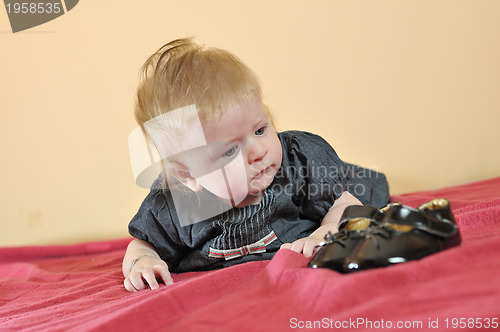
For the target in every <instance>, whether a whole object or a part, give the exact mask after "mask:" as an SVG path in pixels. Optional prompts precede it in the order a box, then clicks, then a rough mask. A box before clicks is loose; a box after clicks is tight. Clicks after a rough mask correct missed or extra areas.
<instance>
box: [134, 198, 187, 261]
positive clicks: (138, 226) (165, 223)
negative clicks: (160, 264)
mask: <svg viewBox="0 0 500 332" xmlns="http://www.w3.org/2000/svg"><path fill="white" fill-rule="evenodd" d="M167 202H168V191H166V190H161V189H152V190H151V191H150V193H149V194H148V196H147V197H146V198H145V199H144V201H143V202H142V204H141V206H140V208H139V211H138V212H137V214H136V215H135V216H134V217H133V218H132V220H131V221H130V223H129V225H128V229H129V233H130V235H132V236H133V237H135V238H137V239H140V240H144V241H146V242H148V243H149V244H151V245H152V246H154V247H155V249H156V250H157V252H158V254H159V255H160V257H161V258H162V259H163V260H164V261H166V262H167V263H169V265H173V266H176V265H177V264H178V263H179V261H180V259H181V257H182V256H183V253H184V252H185V245H184V244H183V241H182V234H180V227H179V226H178V223H176V222H175V218H176V215H175V214H174V213H172V212H173V211H171V208H170V207H169V204H168V203H167Z"/></svg>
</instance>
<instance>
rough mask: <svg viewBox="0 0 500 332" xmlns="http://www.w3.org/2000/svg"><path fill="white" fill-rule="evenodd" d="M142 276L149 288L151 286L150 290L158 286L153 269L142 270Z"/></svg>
mask: <svg viewBox="0 0 500 332" xmlns="http://www.w3.org/2000/svg"><path fill="white" fill-rule="evenodd" d="M142 277H143V278H144V280H146V282H147V283H148V285H149V288H151V289H152V290H155V289H158V288H160V285H158V281H156V276H155V273H154V272H153V270H147V271H144V272H143V273H142Z"/></svg>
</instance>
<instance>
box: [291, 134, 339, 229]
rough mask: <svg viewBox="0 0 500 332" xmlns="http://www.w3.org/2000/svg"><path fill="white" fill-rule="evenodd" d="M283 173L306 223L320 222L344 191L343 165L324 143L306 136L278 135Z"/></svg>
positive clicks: (319, 138)
mask: <svg viewBox="0 0 500 332" xmlns="http://www.w3.org/2000/svg"><path fill="white" fill-rule="evenodd" d="M282 135H284V137H283V138H282V142H286V143H285V144H283V148H284V153H283V157H284V163H283V167H285V168H286V169H284V170H283V171H285V172H287V173H288V175H289V177H290V180H291V182H292V183H293V184H294V190H295V193H294V194H295V195H296V196H295V197H294V201H295V204H297V205H298V206H299V209H300V213H301V214H302V215H303V216H304V217H307V218H308V219H310V220H315V221H318V222H321V220H322V219H323V217H324V216H325V215H326V213H327V212H328V210H329V209H330V208H331V206H332V205H333V203H334V202H335V200H336V199H337V198H339V197H340V196H341V195H342V193H343V192H344V191H346V190H347V187H348V181H349V180H348V175H347V170H346V167H345V164H344V163H343V162H342V160H341V159H340V158H339V156H338V155H337V153H336V152H335V150H334V149H333V148H332V146H331V145H330V144H328V142H326V141H325V140H324V139H323V138H321V137H320V136H318V135H314V134H311V133H308V132H301V131H290V132H285V133H282Z"/></svg>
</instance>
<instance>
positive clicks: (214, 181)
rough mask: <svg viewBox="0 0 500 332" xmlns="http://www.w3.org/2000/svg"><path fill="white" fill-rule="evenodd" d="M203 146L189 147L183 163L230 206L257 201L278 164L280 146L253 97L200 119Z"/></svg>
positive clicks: (257, 101) (267, 117)
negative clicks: (220, 113) (212, 117)
mask: <svg viewBox="0 0 500 332" xmlns="http://www.w3.org/2000/svg"><path fill="white" fill-rule="evenodd" d="M202 127H203V134H204V136H205V139H206V142H207V148H202V149H198V150H197V151H196V150H192V151H193V152H194V153H195V154H196V157H195V158H187V159H191V160H193V161H194V162H187V164H186V166H187V167H188V168H189V170H190V171H191V174H192V176H193V177H194V178H195V179H196V180H197V181H198V183H199V184H200V185H201V186H202V187H203V188H205V189H206V190H208V191H210V192H212V193H213V194H215V195H216V196H218V197H219V198H220V199H221V200H223V201H225V202H227V203H231V204H232V205H234V206H245V205H249V204H255V203H257V202H258V201H259V200H260V198H261V194H262V192H263V191H264V190H265V189H266V188H267V187H269V185H271V183H272V181H273V179H274V176H275V175H276V173H277V172H278V170H279V168H280V167H281V160H282V148H281V143H280V141H279V139H278V136H277V135H276V131H275V129H274V128H273V126H272V123H271V119H270V118H269V116H268V114H267V112H266V110H265V109H264V106H263V105H262V103H261V102H260V100H259V99H258V98H257V97H255V98H252V99H250V100H248V101H247V102H245V103H242V104H235V105H232V106H230V107H228V108H227V110H225V112H224V113H223V115H222V117H220V118H216V119H209V120H207V121H202Z"/></svg>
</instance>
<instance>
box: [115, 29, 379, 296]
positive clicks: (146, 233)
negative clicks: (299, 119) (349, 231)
mask: <svg viewBox="0 0 500 332" xmlns="http://www.w3.org/2000/svg"><path fill="white" fill-rule="evenodd" d="M261 99H262V92H261V88H260V84H259V81H258V79H257V77H256V75H255V74H254V73H253V72H252V71H251V70H250V69H249V68H248V67H247V66H246V65H245V64H244V63H243V62H242V61H241V60H239V59H238V58H237V57H236V56H234V55H233V54H231V53H230V52H227V51H225V50H221V49H215V48H205V47H203V46H200V45H198V44H196V43H194V42H193V41H192V40H191V39H179V40H175V41H172V42H170V43H168V44H166V45H164V46H163V47H161V48H160V49H159V50H158V51H157V52H156V53H155V54H153V55H152V56H151V57H150V58H149V59H148V60H147V61H146V63H145V65H144V67H143V76H142V81H141V84H140V85H139V88H138V91H137V104H136V110H135V117H136V120H137V122H138V124H139V125H140V127H141V128H142V131H143V133H144V134H145V137H146V138H147V141H148V142H149V144H150V145H151V146H154V148H155V149H156V151H157V152H158V154H159V155H160V156H161V159H162V166H163V167H162V168H163V170H162V174H160V177H159V178H158V179H157V180H156V182H155V183H154V184H153V186H152V187H151V191H150V193H149V195H148V196H147V197H146V199H145V200H144V202H143V203H142V205H141V207H140V209H139V211H138V212H137V214H136V216H135V217H134V218H133V219H132V221H131V222H130V224H129V232H130V234H131V235H132V236H133V237H134V238H135V239H134V240H132V241H131V243H130V244H129V246H128V248H127V251H126V254H125V257H124V260H123V274H124V277H125V282H124V283H125V288H126V289H127V290H128V291H130V292H135V291H139V290H142V289H145V288H146V287H147V286H149V287H150V288H151V289H157V288H159V284H158V281H162V282H163V283H165V284H166V285H169V284H172V283H173V279H172V277H171V275H170V272H175V273H180V272H186V271H201V270H210V269H216V268H222V267H226V266H230V265H234V264H241V263H244V262H249V261H253V260H268V259H271V258H272V257H273V255H274V254H275V253H276V251H277V250H279V249H280V248H284V249H290V250H293V251H295V252H297V253H301V254H303V255H304V256H305V257H310V256H312V254H313V253H314V251H315V248H316V246H317V245H318V244H319V243H320V242H321V241H322V240H323V238H324V236H325V234H326V233H327V232H331V233H335V232H336V231H337V224H338V222H339V221H340V217H341V215H342V213H343V211H344V209H345V208H346V207H347V206H350V205H362V203H363V204H368V203H369V204H373V203H374V202H378V203H376V204H375V205H380V206H382V205H384V204H385V203H387V201H388V197H389V196H388V192H387V190H386V188H387V186H386V183H385V177H383V175H381V174H380V177H381V178H382V179H381V180H382V182H380V181H379V182H380V183H381V186H382V189H380V185H379V186H378V187H377V188H375V187H374V185H373V183H370V181H366V177H365V178H364V179H363V176H359V170H364V169H363V168H359V167H358V168H356V170H357V173H356V172H355V171H349V166H353V165H347V164H344V163H343V162H342V160H340V158H339V157H338V156H337V154H336V153H335V151H334V150H333V148H332V147H331V146H330V145H329V144H328V143H327V142H326V141H325V140H323V139H322V138H321V137H319V136H316V135H313V134H310V133H306V132H300V131H287V132H281V133H277V132H276V130H275V127H274V124H273V120H272V117H271V114H270V113H269V111H268V109H267V108H266V106H265V105H264V104H263V103H262V100H261ZM353 167H357V166H353ZM375 174H376V175H377V177H378V175H379V173H376V172H375ZM359 185H361V186H359ZM377 190H378V191H377ZM351 192H352V193H351Z"/></svg>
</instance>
